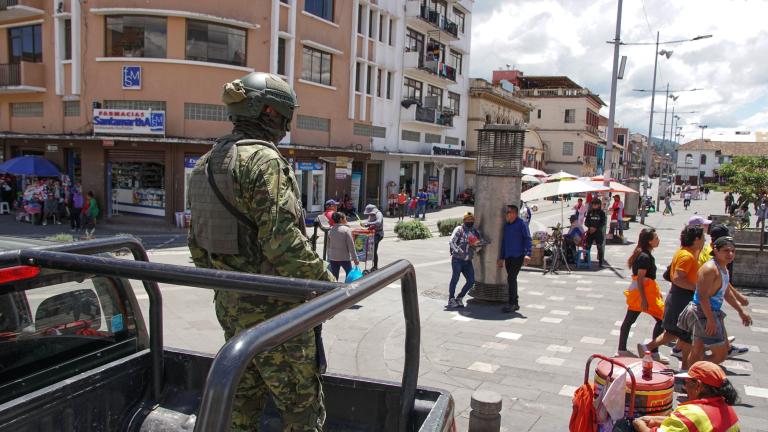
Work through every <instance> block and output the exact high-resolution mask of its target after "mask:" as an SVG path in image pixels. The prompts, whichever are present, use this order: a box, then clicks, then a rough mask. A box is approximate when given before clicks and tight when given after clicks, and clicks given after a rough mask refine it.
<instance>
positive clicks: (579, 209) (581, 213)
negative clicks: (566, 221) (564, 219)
mask: <svg viewBox="0 0 768 432" xmlns="http://www.w3.org/2000/svg"><path fill="white" fill-rule="evenodd" d="M589 196H590V195H589V194H588V195H587V197H589ZM587 207H588V205H587V204H584V199H582V198H579V199H578V200H576V205H574V206H573V212H574V213H573V214H574V215H575V216H576V219H577V223H578V225H579V226H580V227H582V228H583V227H584V218H586V216H587Z"/></svg>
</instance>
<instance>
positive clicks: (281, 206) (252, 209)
mask: <svg viewBox="0 0 768 432" xmlns="http://www.w3.org/2000/svg"><path fill="white" fill-rule="evenodd" d="M283 168H284V167H283V166H282V164H281V163H280V161H279V160H278V159H272V160H268V161H266V162H263V163H261V164H260V165H259V166H251V165H249V164H247V163H246V164H245V166H243V167H242V168H241V169H240V172H239V173H238V174H239V175H238V176H237V178H238V180H237V181H238V182H239V183H240V192H241V193H240V194H239V196H238V201H239V202H238V204H239V206H240V207H241V208H243V207H244V208H246V209H247V210H248V213H249V215H250V216H251V218H252V219H253V220H254V222H256V224H257V225H258V227H259V234H258V235H259V243H260V246H261V250H262V253H263V254H264V257H265V258H266V259H267V260H269V262H270V263H271V264H272V266H273V267H274V268H275V271H276V272H277V274H279V275H281V276H289V277H295V278H301V279H314V280H325V281H334V278H333V276H332V275H331V274H330V273H329V272H328V271H327V270H326V267H325V263H324V262H323V260H322V259H320V257H319V256H318V255H317V253H315V252H314V251H313V250H312V248H311V246H310V244H309V240H307V237H306V236H305V235H304V233H303V232H302V231H301V230H300V229H299V227H298V226H297V225H296V220H297V219H298V218H301V217H303V215H302V214H297V213H299V212H300V211H301V209H300V208H299V207H298V206H297V204H296V203H297V202H298V201H297V197H296V195H295V194H294V191H293V187H292V185H291V181H290V179H289V178H288V173H287V172H286V171H284V170H283ZM286 169H289V168H286Z"/></svg>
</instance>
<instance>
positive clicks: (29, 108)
mask: <svg viewBox="0 0 768 432" xmlns="http://www.w3.org/2000/svg"><path fill="white" fill-rule="evenodd" d="M42 116H43V103H42V102H16V103H12V104H11V117H42Z"/></svg>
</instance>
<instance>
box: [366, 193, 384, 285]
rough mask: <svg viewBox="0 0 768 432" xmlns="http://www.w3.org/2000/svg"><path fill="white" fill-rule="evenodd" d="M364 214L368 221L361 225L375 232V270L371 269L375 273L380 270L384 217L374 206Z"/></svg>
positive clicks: (367, 208) (370, 206)
mask: <svg viewBox="0 0 768 432" xmlns="http://www.w3.org/2000/svg"><path fill="white" fill-rule="evenodd" d="M363 214H364V215H366V216H368V220H367V221H363V222H361V224H362V225H363V226H364V227H366V228H369V229H373V230H374V235H373V268H372V269H371V271H374V270H378V269H379V243H381V239H383V238H384V215H383V214H381V211H380V210H379V209H377V208H376V206H375V205H373V204H368V205H367V206H365V211H364V212H363Z"/></svg>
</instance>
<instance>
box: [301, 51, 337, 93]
mask: <svg viewBox="0 0 768 432" xmlns="http://www.w3.org/2000/svg"><path fill="white" fill-rule="evenodd" d="M301 79H303V80H306V81H312V82H315V83H318V84H323V85H327V86H329V85H331V54H329V53H327V52H324V51H320V50H318V49H314V48H311V47H308V46H305V47H304V55H303V57H302V62H301Z"/></svg>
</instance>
